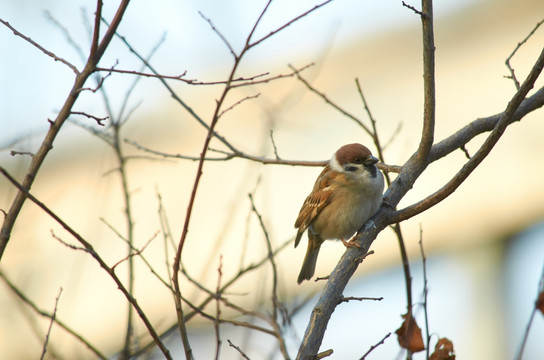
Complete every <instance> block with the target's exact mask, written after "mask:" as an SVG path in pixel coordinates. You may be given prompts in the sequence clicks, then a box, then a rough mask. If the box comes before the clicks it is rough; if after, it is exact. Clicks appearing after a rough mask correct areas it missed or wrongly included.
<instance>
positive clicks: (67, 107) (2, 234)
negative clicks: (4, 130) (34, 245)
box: [0, 0, 129, 259]
mask: <svg viewBox="0 0 544 360" xmlns="http://www.w3.org/2000/svg"><path fill="white" fill-rule="evenodd" d="M128 4H129V0H122V1H121V3H120V4H119V7H118V8H117V12H116V14H115V17H114V19H113V21H112V23H111V25H110V26H109V27H108V29H107V31H106V33H105V35H104V37H103V39H102V41H101V42H100V44H99V45H98V47H97V50H96V53H95V54H94V56H92V57H89V58H88V59H87V62H86V64H85V67H84V68H83V70H82V71H81V73H79V72H76V78H75V80H74V84H73V85H72V89H71V91H70V94H69V95H68V97H67V98H66V100H65V102H64V105H63V106H62V108H61V110H60V111H59V113H58V114H57V117H56V119H55V121H51V122H50V124H51V126H50V127H49V131H48V132H47V134H46V135H45V138H44V140H43V142H42V144H41V145H40V148H39V149H38V151H37V152H36V153H35V155H34V156H33V157H32V161H31V163H30V166H29V168H28V170H27V172H26V175H25V177H24V179H23V182H22V184H21V189H20V190H19V192H18V193H17V195H16V197H15V199H14V200H13V202H12V204H11V207H10V209H9V211H8V214H7V216H6V217H5V219H4V222H3V224H2V229H1V230H0V259H1V258H2V256H3V254H4V250H5V249H6V246H7V244H8V242H9V239H10V237H11V232H12V230H13V226H14V225H15V221H16V220H17V217H18V216H19V213H20V211H21V208H22V207H23V204H24V202H25V200H26V191H27V189H30V188H31V187H32V184H33V183H34V179H35V178H36V175H37V173H38V171H39V169H40V167H41V165H42V164H43V162H44V160H45V157H46V156H47V154H48V153H49V151H50V150H51V149H52V148H53V142H54V140H55V138H56V136H57V135H58V133H59V131H60V129H61V128H62V126H63V124H64V123H65V121H66V120H67V119H68V117H69V116H70V112H71V111H72V108H73V106H74V104H75V102H76V100H77V99H78V97H79V94H80V91H81V89H82V88H83V86H84V84H85V82H86V81H87V79H88V78H89V76H91V74H92V73H93V72H94V71H95V68H96V64H97V63H98V61H100V58H101V57H102V55H103V54H104V52H105V51H106V48H107V47H108V45H109V43H110V41H111V38H112V37H113V34H114V33H115V32H116V30H117V28H118V26H119V24H120V23H121V19H122V17H123V14H124V12H125V10H126V9H127V7H128ZM0 21H1V22H2V23H4V24H5V25H6V26H8V25H9V24H7V23H6V22H4V21H3V20H0ZM8 27H10V28H11V26H8ZM11 29H13V28H11ZM13 30H14V31H16V30H15V29H13ZM17 34H19V33H18V32H17ZM21 35H22V34H21ZM23 38H24V39H25V40H27V41H29V40H30V39H28V38H26V37H23ZM36 45H37V44H36ZM38 47H39V46H38ZM39 48H40V47H39Z"/></svg>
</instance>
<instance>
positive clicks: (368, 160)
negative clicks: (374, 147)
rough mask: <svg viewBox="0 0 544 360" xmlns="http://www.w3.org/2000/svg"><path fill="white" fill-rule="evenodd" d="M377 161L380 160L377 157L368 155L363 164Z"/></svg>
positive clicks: (371, 163) (372, 163)
mask: <svg viewBox="0 0 544 360" xmlns="http://www.w3.org/2000/svg"><path fill="white" fill-rule="evenodd" d="M378 161H380V160H379V159H378V158H377V157H375V156H372V155H370V156H369V157H368V158H367V159H366V160H365V165H374V164H375V163H377V162H378Z"/></svg>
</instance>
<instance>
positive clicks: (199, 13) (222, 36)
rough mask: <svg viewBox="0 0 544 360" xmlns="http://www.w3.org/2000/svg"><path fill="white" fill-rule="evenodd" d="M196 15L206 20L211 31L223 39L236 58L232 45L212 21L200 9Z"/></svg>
mask: <svg viewBox="0 0 544 360" xmlns="http://www.w3.org/2000/svg"><path fill="white" fill-rule="evenodd" d="M198 15H200V17H201V18H203V19H204V20H206V22H207V23H208V24H209V25H210V27H211V28H212V31H213V32H214V33H216V34H217V36H219V38H220V39H221V41H223V43H224V44H225V45H226V46H227V48H228V49H229V51H230V53H231V54H232V56H233V57H234V59H236V58H237V57H238V56H237V55H236V52H235V51H234V49H233V48H232V46H231V45H230V43H229V41H228V40H227V38H225V36H224V35H223V34H222V33H221V31H219V30H218V29H217V28H216V27H215V25H214V24H213V22H212V21H211V20H210V19H209V18H207V17H206V16H204V14H203V13H202V12H201V11H198Z"/></svg>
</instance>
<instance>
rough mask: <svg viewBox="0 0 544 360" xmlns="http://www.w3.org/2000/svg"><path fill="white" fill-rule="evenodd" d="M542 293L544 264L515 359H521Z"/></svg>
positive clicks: (543, 287) (543, 289)
mask: <svg viewBox="0 0 544 360" xmlns="http://www.w3.org/2000/svg"><path fill="white" fill-rule="evenodd" d="M542 294H544V266H543V267H542V274H541V275H540V281H539V283H538V291H537V294H536V301H535V304H534V307H533V310H532V311H531V315H530V316H529V321H527V326H526V327H525V332H524V333H523V338H522V340H521V344H520V346H519V351H518V356H517V357H516V359H517V360H522V359H523V351H524V350H525V344H526V343H527V339H528V338H529V332H530V331H531V325H532V324H533V319H534V318H535V315H536V313H537V311H538V308H537V306H538V305H540V304H538V302H539V301H542V299H541V297H542V296H543V295H542Z"/></svg>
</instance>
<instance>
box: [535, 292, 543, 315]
mask: <svg viewBox="0 0 544 360" xmlns="http://www.w3.org/2000/svg"><path fill="white" fill-rule="evenodd" d="M535 306H536V308H537V309H538V310H540V312H541V313H542V315H544V291H542V292H541V293H540V294H538V299H537V300H536V304H535Z"/></svg>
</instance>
